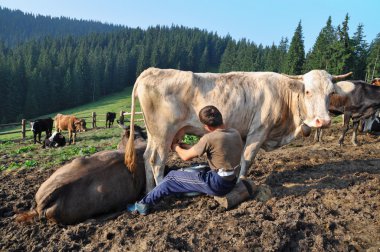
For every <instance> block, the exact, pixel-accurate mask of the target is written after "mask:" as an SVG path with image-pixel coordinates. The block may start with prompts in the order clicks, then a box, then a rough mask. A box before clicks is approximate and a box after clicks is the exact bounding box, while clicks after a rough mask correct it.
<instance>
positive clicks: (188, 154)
mask: <svg viewBox="0 0 380 252" xmlns="http://www.w3.org/2000/svg"><path fill="white" fill-rule="evenodd" d="M172 150H174V151H175V152H177V154H178V156H179V157H180V158H181V159H182V160H184V161H187V160H190V159H192V158H194V157H197V156H198V153H197V152H196V151H195V150H194V148H193V147H191V148H190V149H184V148H181V146H180V145H179V144H178V143H175V144H173V145H172Z"/></svg>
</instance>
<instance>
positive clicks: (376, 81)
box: [371, 78, 380, 86]
mask: <svg viewBox="0 0 380 252" xmlns="http://www.w3.org/2000/svg"><path fill="white" fill-rule="evenodd" d="M371 84H372V85H375V86H380V78H375V79H373V80H372V82H371Z"/></svg>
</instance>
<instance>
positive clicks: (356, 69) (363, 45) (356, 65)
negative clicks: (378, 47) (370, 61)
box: [352, 24, 368, 80]
mask: <svg viewBox="0 0 380 252" xmlns="http://www.w3.org/2000/svg"><path fill="white" fill-rule="evenodd" d="M364 38H365V36H364V26H363V24H359V25H358V27H357V29H356V32H355V33H354V36H353V37H352V44H353V50H354V51H353V69H352V71H353V78H354V79H358V80H364V79H365V69H366V59H367V53H368V44H367V42H366V41H365V39H364Z"/></svg>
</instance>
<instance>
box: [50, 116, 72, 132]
mask: <svg viewBox="0 0 380 252" xmlns="http://www.w3.org/2000/svg"><path fill="white" fill-rule="evenodd" d="M55 120H56V122H55V128H56V129H57V130H74V129H75V125H74V122H75V120H76V117H75V116H72V115H62V114H58V115H57V116H56V117H55Z"/></svg>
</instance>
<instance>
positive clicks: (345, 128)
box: [339, 113, 351, 146]
mask: <svg viewBox="0 0 380 252" xmlns="http://www.w3.org/2000/svg"><path fill="white" fill-rule="evenodd" d="M350 118H351V114H346V113H345V114H344V117H343V131H342V135H341V136H340V138H339V145H340V146H342V145H343V141H344V137H345V136H346V133H347V131H348V129H349V127H350Z"/></svg>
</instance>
